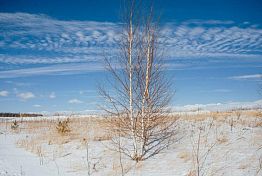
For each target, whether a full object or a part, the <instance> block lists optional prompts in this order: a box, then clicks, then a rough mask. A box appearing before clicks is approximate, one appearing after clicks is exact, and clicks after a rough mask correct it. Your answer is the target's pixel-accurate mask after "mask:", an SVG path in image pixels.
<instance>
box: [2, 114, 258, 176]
mask: <svg viewBox="0 0 262 176" xmlns="http://www.w3.org/2000/svg"><path fill="white" fill-rule="evenodd" d="M59 118H60V119H62V118H67V117H66V116H63V117H61V116H60V117H59ZM93 118H95V117H93ZM24 119H26V120H25V121H23V123H21V124H20V126H19V129H18V130H16V131H15V130H12V129H10V124H11V122H10V121H13V120H14V119H13V118H12V119H9V120H8V121H4V120H2V122H1V120H0V176H18V175H19V176H21V175H25V176H36V175H37V176H46V175H49V176H56V175H65V176H73V175H76V176H78V175H79V176H80V175H88V162H87V145H86V143H84V142H83V140H82V138H74V134H75V133H72V134H71V136H69V137H68V138H67V137H64V138H62V137H61V138H60V139H56V137H57V136H56V135H55V134H54V136H51V137H53V138H54V139H55V140H57V141H53V142H52V143H51V144H50V142H48V140H49V139H52V138H51V137H50V136H46V139H45V138H44V139H42V136H44V135H46V134H52V133H51V130H52V128H46V127H45V128H44V127H39V128H37V129H35V131H30V130H31V129H30V130H29V127H30V123H37V124H41V123H43V124H44V123H46V121H47V120H51V121H54V120H55V121H56V120H57V117H44V118H43V117H39V118H38V117H37V118H24ZM81 119H84V117H83V116H79V120H80V121H81ZM231 119H233V120H234V126H233V128H232V131H231V127H230V120H231ZM261 120H262V119H261V117H260V118H259V117H249V116H245V115H242V116H241V118H240V119H237V117H236V116H230V117H224V119H222V120H221V119H218V120H214V119H212V118H206V119H204V120H196V119H193V118H191V120H188V119H184V118H183V117H181V118H180V119H179V120H178V122H177V123H178V129H177V130H178V134H177V136H176V138H177V139H179V140H177V141H176V142H175V143H174V144H173V145H172V146H170V147H169V148H168V149H167V150H165V151H164V152H162V153H160V154H158V155H155V156H154V157H152V158H150V159H148V160H146V161H143V162H139V163H138V164H136V163H135V162H133V161H131V160H130V159H128V158H126V157H124V156H122V157H123V161H122V163H123V166H124V170H125V171H127V173H126V175H130V176H132V175H141V176H144V175H146V176H147V175H148V176H164V175H174V176H183V175H184V176H187V175H188V174H189V172H190V171H192V170H194V165H193V157H192V147H193V145H194V142H195V141H197V140H196V139H197V137H198V134H199V129H200V127H201V129H204V130H203V132H202V133H201V143H200V155H203V154H205V153H206V151H207V150H208V148H209V146H210V145H211V144H214V143H216V145H215V146H214V148H212V150H211V151H210V152H209V153H208V155H207V160H206V161H205V163H204V164H203V168H202V170H201V172H202V173H203V175H230V176H248V175H251V176H253V175H256V174H257V171H258V169H259V159H261V160H262V148H261V147H262V127H261V126H259V125H256V124H258V123H259V122H261ZM209 127H210V130H208V129H209ZM27 128H28V129H27ZM92 130H93V131H92ZM100 130H102V129H100V128H98V127H97V126H95V125H94V124H93V126H91V127H90V134H89V135H91V136H93V135H94V133H96V132H97V131H100ZM84 135H85V134H84ZM86 136H87V137H88V134H86ZM90 139H92V140H90V141H89V143H88V153H89V157H88V161H89V164H90V175H121V172H120V171H121V168H120V162H119V154H118V153H117V152H115V151H112V150H110V149H109V147H108V146H110V141H108V140H104V141H98V140H94V138H92V137H91V138H90ZM59 140H61V141H63V142H61V143H60V142H59ZM26 142H27V143H26ZM25 144H29V146H26V145H25ZM39 150H40V151H39ZM261 172H262V171H260V173H258V174H257V175H259V174H261ZM261 175H262V174H261Z"/></svg>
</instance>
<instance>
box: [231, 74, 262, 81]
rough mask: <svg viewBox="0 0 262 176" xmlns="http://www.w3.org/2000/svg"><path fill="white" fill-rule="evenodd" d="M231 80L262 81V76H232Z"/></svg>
mask: <svg viewBox="0 0 262 176" xmlns="http://www.w3.org/2000/svg"><path fill="white" fill-rule="evenodd" d="M229 79H234V80H259V79H260V80H262V74H254V75H241V76H232V77H229Z"/></svg>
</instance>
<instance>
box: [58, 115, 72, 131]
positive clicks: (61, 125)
mask: <svg viewBox="0 0 262 176" xmlns="http://www.w3.org/2000/svg"><path fill="white" fill-rule="evenodd" d="M56 129H57V131H58V132H59V133H62V134H65V133H68V132H70V131H71V130H70V126H69V118H67V119H66V120H59V121H58V123H57V124H56Z"/></svg>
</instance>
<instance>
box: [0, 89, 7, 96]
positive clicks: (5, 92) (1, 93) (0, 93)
mask: <svg viewBox="0 0 262 176" xmlns="http://www.w3.org/2000/svg"><path fill="white" fill-rule="evenodd" d="M8 94H9V92H8V91H6V90H2V91H0V96H1V97H6V96H8Z"/></svg>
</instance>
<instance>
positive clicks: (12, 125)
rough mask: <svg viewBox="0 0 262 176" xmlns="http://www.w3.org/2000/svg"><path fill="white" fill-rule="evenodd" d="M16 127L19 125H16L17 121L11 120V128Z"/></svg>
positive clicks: (14, 128)
mask: <svg viewBox="0 0 262 176" xmlns="http://www.w3.org/2000/svg"><path fill="white" fill-rule="evenodd" d="M18 127H19V125H18V123H17V121H16V120H15V121H13V123H12V124H11V129H13V130H16V129H17V128H18Z"/></svg>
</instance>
